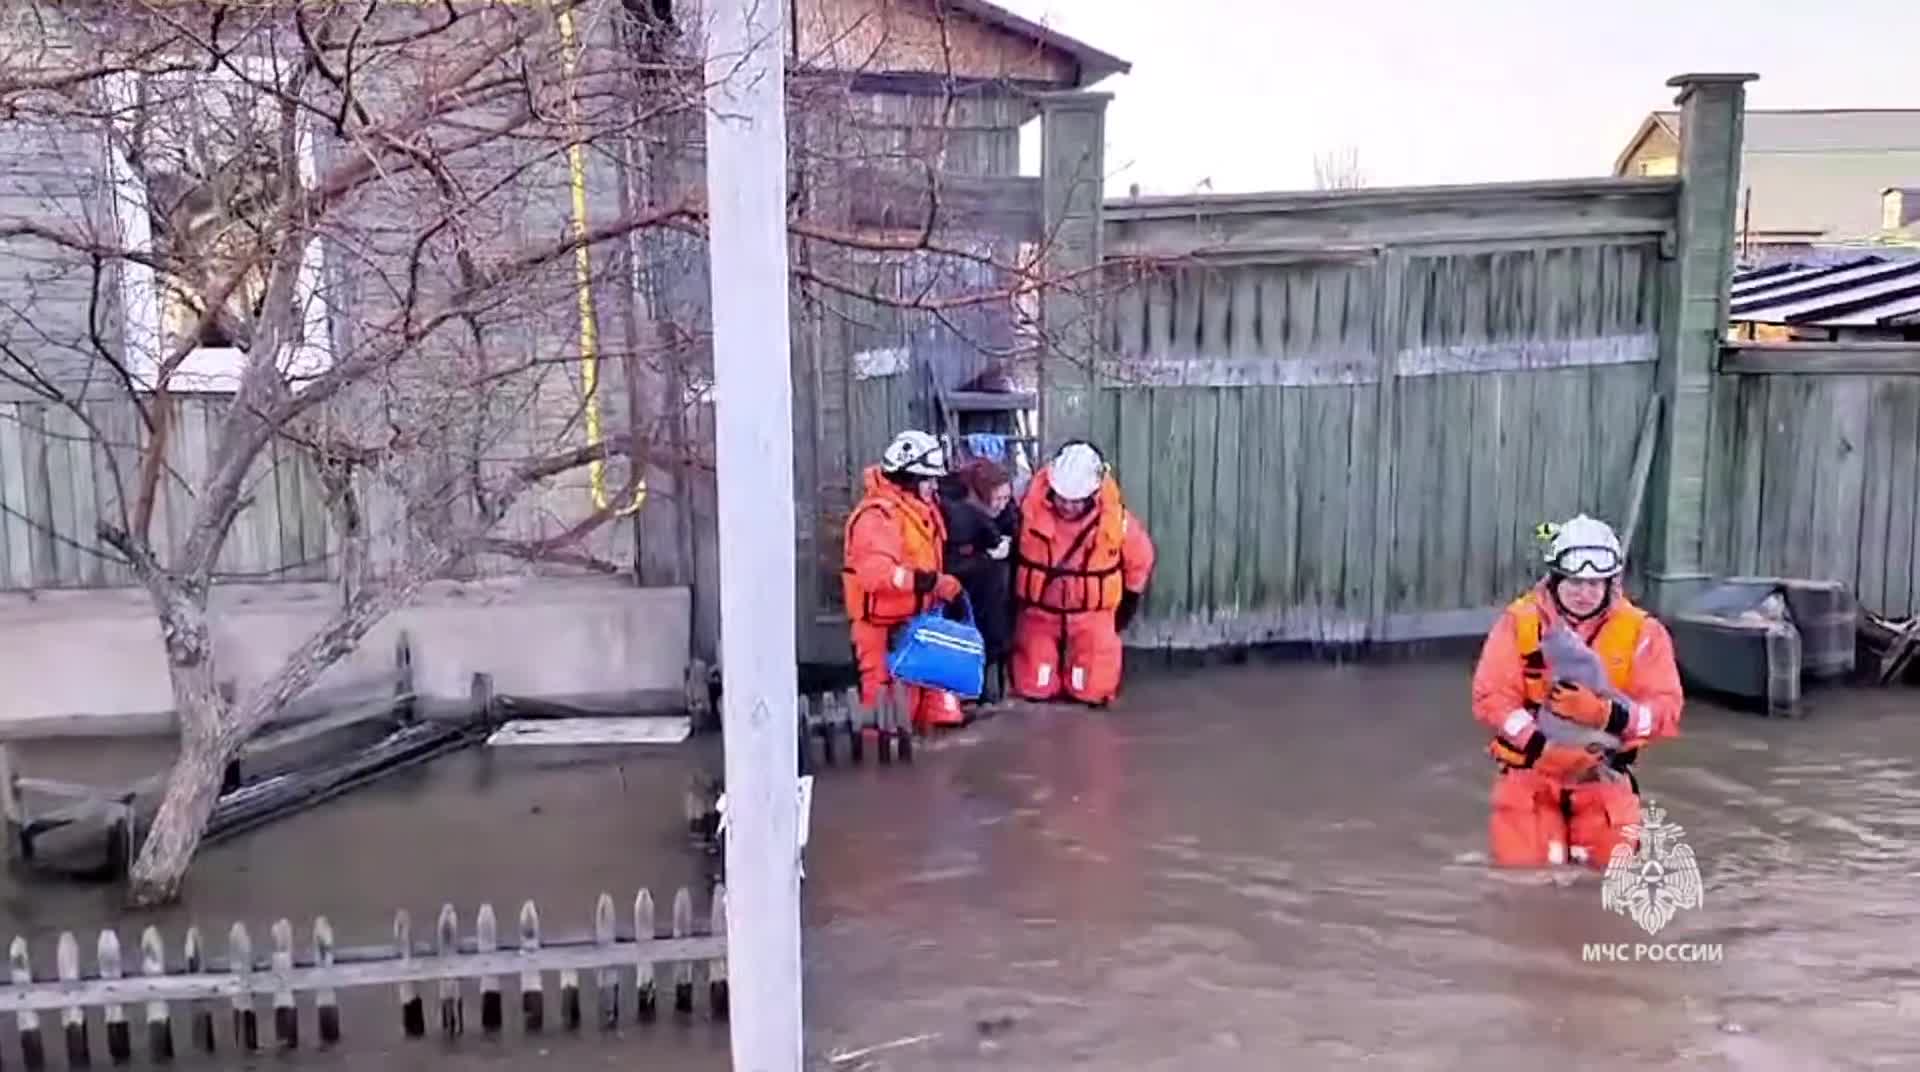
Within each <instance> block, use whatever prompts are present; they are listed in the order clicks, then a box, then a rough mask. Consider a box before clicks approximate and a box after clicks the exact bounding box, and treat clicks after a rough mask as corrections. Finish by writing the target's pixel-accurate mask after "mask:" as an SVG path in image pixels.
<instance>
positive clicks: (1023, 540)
mask: <svg viewBox="0 0 1920 1072" xmlns="http://www.w3.org/2000/svg"><path fill="white" fill-rule="evenodd" d="M1048 475H1049V474H1048V471H1047V470H1045V469H1042V470H1041V471H1040V472H1039V473H1038V474H1037V475H1035V476H1034V478H1033V483H1032V484H1030V485H1029V486H1028V487H1027V494H1026V498H1025V499H1024V500H1022V502H1021V504H1020V540H1019V544H1018V546H1017V547H1016V548H1015V550H1014V571H1013V593H1014V598H1015V599H1017V600H1019V602H1020V603H1021V604H1022V605H1024V606H1029V607H1040V608H1042V609H1045V610H1051V611H1058V612H1060V613H1063V614H1072V613H1078V612H1081V611H1100V610H1112V609H1114V608H1115V607H1118V606H1119V605H1120V595H1121V593H1122V591H1123V590H1124V584H1123V582H1122V579H1121V574H1120V556H1121V548H1122V546H1123V544H1124V542H1125V539H1126V535H1127V508H1126V505H1125V504H1124V503H1122V502H1121V501H1120V485H1119V484H1118V483H1117V482H1115V480H1114V479H1113V477H1112V476H1111V475H1109V476H1107V477H1105V478H1104V479H1102V480H1101V482H1100V490H1099V491H1098V492H1096V493H1095V495H1094V505H1093V512H1092V513H1090V514H1088V515H1087V516H1086V517H1084V518H1081V519H1080V520H1078V521H1067V520H1065V519H1063V518H1062V517H1061V516H1060V515H1059V514H1056V513H1054V512H1053V507H1052V506H1051V505H1049V504H1048V502H1047V489H1048V488H1049V487H1050V486H1051V484H1050V482H1049V479H1048Z"/></svg>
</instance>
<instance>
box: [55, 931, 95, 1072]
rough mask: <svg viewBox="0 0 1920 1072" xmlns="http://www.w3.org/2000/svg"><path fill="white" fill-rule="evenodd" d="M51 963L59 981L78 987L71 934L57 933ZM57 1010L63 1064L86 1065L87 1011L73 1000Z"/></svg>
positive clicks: (77, 949)
mask: <svg viewBox="0 0 1920 1072" xmlns="http://www.w3.org/2000/svg"><path fill="white" fill-rule="evenodd" d="M54 963H55V965H56V967H57V968H58V969H59V972H60V981H61V982H62V983H63V984H67V985H70V986H74V987H78V985H79V982H80V942H79V940H78V939H76V938H75V937H74V936H73V935H72V934H71V933H65V934H62V935H60V942H59V945H58V946H57V948H56V950H55V952H54ZM63 1004H64V1005H65V1008H63V1009H62V1011H61V1013H60V1025H61V1027H62V1028H63V1029H64V1030H65V1032H66V1036H67V1065H68V1067H70V1068H86V1067H88V1066H89V1065H91V1064H92V1063H93V1058H92V1056H91V1054H90V1053H89V1051H88V1048H87V1010H86V1008H85V1007H84V1006H82V1005H81V1004H80V1003H79V1002H77V1001H68V1002H65V1003H63Z"/></svg>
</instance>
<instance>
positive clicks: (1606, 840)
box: [1473, 583, 1683, 869]
mask: <svg viewBox="0 0 1920 1072" xmlns="http://www.w3.org/2000/svg"><path fill="white" fill-rule="evenodd" d="M1561 617H1562V615H1561V614H1560V613H1559V611H1558V608H1557V607H1556V605H1555V604H1554V602H1553V596H1552V594H1551V593H1550V592H1548V590H1547V588H1546V585H1545V584H1544V583H1543V584H1541V585H1539V586H1537V587H1535V588H1534V589H1533V590H1532V591H1530V592H1528V593H1527V594H1526V595H1524V596H1521V597H1520V598H1519V599H1517V600H1515V601H1514V602H1513V603H1512V604H1510V605H1509V606H1508V607H1507V609H1506V612H1505V613H1504V614H1502V615H1501V617H1500V620H1499V621H1498V622H1497V623H1495V625H1494V627H1493V631H1492V632H1491V633H1489V634H1488V635H1487V640H1486V643H1485V645H1484V646H1483V647H1482V649H1481V652H1480V662H1479V665H1478V666H1477V667H1476V668H1475V670H1474V675H1473V714H1474V718H1475V719H1476V720H1478V721H1479V723H1480V724H1481V725H1482V726H1484V727H1486V728H1487V729H1488V730H1489V731H1491V732H1492V733H1493V734H1494V735H1495V736H1496V737H1498V738H1501V739H1503V740H1504V741H1505V742H1506V743H1508V744H1509V745H1511V746H1513V748H1514V749H1515V750H1519V749H1522V748H1523V747H1524V745H1525V742H1526V740H1527V738H1528V737H1530V736H1531V735H1532V734H1533V733H1535V732H1537V731H1536V730H1535V728H1534V714H1535V713H1536V712H1538V711H1539V710H1540V709H1541V707H1542V706H1544V705H1545V703H1546V699H1547V693H1548V691H1549V690H1550V689H1551V688H1552V685H1553V677H1552V668H1551V667H1549V666H1548V665H1547V664H1546V660H1545V658H1544V656H1543V655H1542V654H1541V651H1540V638H1541V636H1542V634H1543V633H1545V631H1546V629H1547V628H1548V627H1549V626H1551V625H1552V624H1553V623H1554V622H1555V621H1558V620H1560V619H1561ZM1568 624H1569V625H1571V626H1572V628H1573V630H1574V632H1575V633H1577V634H1579V636H1580V638H1581V639H1582V640H1584V641H1585V642H1586V643H1587V645H1588V646H1589V647H1591V648H1592V649H1593V651H1594V653H1595V654H1596V655H1598V656H1599V657H1600V659H1601V661H1602V663H1604V664H1605V666H1606V668H1607V677H1608V678H1609V680H1610V683H1611V684H1612V685H1613V687H1614V689H1615V690H1616V691H1618V692H1619V693H1620V694H1621V695H1623V696H1625V697H1626V698H1627V699H1628V701H1629V702H1630V705H1631V706H1630V717H1629V719H1628V720H1627V728H1626V730H1625V731H1624V733H1623V734H1622V736H1621V744H1622V747H1621V749H1620V751H1619V754H1618V755H1617V756H1616V760H1615V764H1614V765H1615V768H1616V769H1617V770H1620V771H1622V772H1624V770H1625V768H1626V766H1627V765H1628V764H1630V763H1632V762H1633V760H1634V759H1636V758H1637V757H1638V755H1639V750H1640V749H1641V748H1642V747H1643V746H1645V745H1646V744H1647V743H1649V742H1651V741H1657V740H1661V739H1664V738H1668V737H1673V736H1676V735H1677V734H1678V733H1679V732H1680V710H1681V706H1682V704H1683V696H1682V692H1681V687H1680V671H1679V667H1678V666H1677V665H1676V663H1675V662H1674V657H1673V638H1672V636H1671V635H1670V634H1669V633H1668V632H1667V629H1666V626H1664V625H1662V624H1660V622H1659V621H1658V620H1657V619H1655V618H1654V617H1653V616H1652V615H1650V614H1648V613H1647V612H1646V611H1644V610H1642V609H1641V608H1639V607H1637V606H1635V605H1634V604H1633V603H1632V602H1631V601H1629V600H1628V599H1627V598H1626V596H1625V595H1624V594H1622V593H1620V592H1619V591H1618V590H1616V591H1615V593H1614V596H1613V599H1612V601H1611V602H1610V603H1609V605H1608V608H1607V610H1606V611H1605V612H1604V613H1603V614H1601V615H1600V616H1599V617H1598V618H1597V619H1594V620H1589V621H1587V622H1578V623H1576V622H1572V621H1569V622H1568ZM1491 810H1492V814H1491V816H1490V817H1489V820H1488V829H1487V834H1488V848H1489V851H1490V854H1491V856H1492V859H1493V863H1494V865H1495V866H1497V867H1540V866H1545V865H1547V864H1557V863H1562V862H1566V861H1567V860H1572V861H1574V862H1576V863H1584V864H1586V865H1588V866H1590V867H1593V868H1596V869H1604V868H1605V867H1606V866H1607V862H1608V861H1609V859H1611V857H1612V855H1613V851H1614V849H1615V848H1616V847H1618V846H1621V845H1626V846H1628V847H1629V848H1631V847H1632V841H1631V838H1630V837H1629V835H1627V834H1626V832H1625V829H1624V828H1625V827H1627V826H1628V825H1630V824H1634V823H1638V822H1639V821H1640V796H1639V793H1638V792H1637V791H1636V788H1635V786H1634V784H1633V782H1632V780H1631V776H1630V775H1628V776H1625V777H1619V778H1611V779H1608V778H1602V779H1594V780H1583V781H1580V782H1576V783H1568V782H1565V781H1563V780H1561V779H1560V778H1557V777H1554V776H1552V775H1549V774H1546V773H1543V772H1541V771H1536V770H1532V769H1530V768H1524V767H1510V766H1506V765H1504V764H1503V765H1502V766H1501V769H1500V771H1499V772H1498V773H1497V774H1495V775H1494V781H1493V792H1492V798H1491Z"/></svg>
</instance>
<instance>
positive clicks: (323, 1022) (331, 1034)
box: [313, 916, 340, 1046]
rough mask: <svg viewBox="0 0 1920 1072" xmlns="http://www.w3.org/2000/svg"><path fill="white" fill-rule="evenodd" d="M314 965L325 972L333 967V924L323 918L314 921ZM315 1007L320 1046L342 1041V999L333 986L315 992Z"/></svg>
mask: <svg viewBox="0 0 1920 1072" xmlns="http://www.w3.org/2000/svg"><path fill="white" fill-rule="evenodd" d="M313 964H314V967H316V968H319V969H321V970H322V971H325V970H326V969H328V968H331V967H333V924H331V923H329V922H327V917H325V916H321V917H319V918H318V919H315V920H314V921H313ZM313 1006H314V1010H315V1012H316V1014H317V1015H318V1018H319V1020H320V1044H321V1045H322V1046H332V1045H333V1044H335V1043H337V1042H339V1041H340V997H339V995H338V994H337V993H336V992H335V991H334V989H333V987H331V986H323V987H321V988H319V989H318V990H315V991H314V992H313Z"/></svg>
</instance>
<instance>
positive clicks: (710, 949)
mask: <svg viewBox="0 0 1920 1072" xmlns="http://www.w3.org/2000/svg"><path fill="white" fill-rule="evenodd" d="M606 903H607V905H610V904H611V898H607V899H606ZM635 903H636V923H640V922H645V921H644V920H643V919H641V918H640V916H641V913H642V912H643V911H645V910H649V909H650V907H651V899H650V898H648V899H647V900H646V901H644V902H643V901H641V900H638V899H637V900H636V902H635ZM529 907H531V906H529ZM603 907H604V906H601V905H596V910H597V915H599V917H600V918H601V919H608V918H611V917H610V916H608V915H606V914H605V913H604V912H601V911H599V910H600V909H601V908H603ZM448 908H449V911H445V912H443V913H442V914H441V919H442V921H443V922H446V921H451V922H453V923H454V925H455V926H454V929H451V930H450V929H449V928H448V927H445V926H439V927H436V936H435V937H436V941H435V952H434V953H432V954H431V955H427V956H421V955H419V954H418V953H417V951H416V950H415V949H414V947H413V945H412V941H411V924H410V922H409V919H408V916H407V913H406V912H405V911H404V910H403V911H401V912H399V913H396V915H395V922H394V939H395V940H394V944H393V945H390V946H376V947H370V948H362V949H347V950H337V949H335V948H334V947H333V936H332V930H331V928H330V927H321V926H319V925H318V924H316V927H315V932H316V941H315V946H314V955H313V959H312V961H311V962H309V963H304V964H303V963H300V962H298V961H297V960H296V954H295V953H294V951H293V948H292V945H293V935H292V927H291V925H290V924H288V925H287V926H286V927H282V926H280V923H285V922H286V921H284V920H282V921H280V923H276V924H275V925H274V928H273V942H274V951H273V953H272V954H271V956H270V957H269V960H268V963H267V970H264V971H263V970H260V968H261V966H260V965H259V964H258V963H257V962H256V961H255V959H254V951H253V943H252V940H251V938H250V937H249V935H248V932H247V929H246V927H245V925H244V924H239V923H236V924H234V925H233V928H232V930H231V932H230V935H229V956H228V958H227V961H226V963H225V964H224V965H212V964H208V963H206V962H205V960H204V958H203V956H202V955H201V952H200V945H199V938H198V934H197V931H196V932H192V933H190V934H189V941H188V945H187V947H186V948H187V957H186V963H185V965H184V966H183V970H182V971H180V972H177V973H176V972H169V971H166V970H164V956H163V955H162V953H161V949H160V944H159V939H158V935H157V934H154V935H153V936H152V937H151V940H150V941H149V940H147V939H143V942H142V947H143V951H144V953H143V956H147V958H148V959H147V960H146V964H147V968H146V969H143V971H142V972H140V973H139V974H137V975H127V974H126V973H125V971H124V970H123V965H122V964H121V963H120V954H119V945H118V943H119V939H118V936H117V935H115V934H114V933H113V932H111V931H109V932H105V933H103V934H102V936H101V943H100V944H101V951H102V953H103V954H105V955H104V956H102V957H101V959H100V972H99V974H97V975H95V976H93V977H88V976H86V975H85V974H84V973H83V971H82V966H81V962H80V947H79V942H78V940H77V939H76V938H75V936H74V935H73V934H71V933H66V934H62V935H61V936H60V941H59V944H58V949H57V961H58V964H59V975H60V978H59V979H58V980H57V981H35V980H34V979H33V978H32V971H31V963H30V960H29V951H28V949H27V945H26V943H25V941H24V939H16V940H15V942H14V943H13V946H12V948H11V949H10V968H11V983H10V985H4V986H0V1014H5V1013H13V1014H15V1016H16V1021H17V1022H19V1023H21V1024H22V1025H25V1026H26V1027H29V1028H37V1025H38V1019H37V1014H39V1013H42V1012H49V1011H59V1012H60V1013H61V1016H62V1021H63V1023H64V1024H66V1025H67V1026H68V1027H69V1028H77V1029H78V1030H77V1032H75V1031H70V1032H69V1034H70V1035H73V1036H75V1038H76V1039H84V1038H85V1031H84V1027H85V1024H86V1010H88V1009H90V1008H100V1009H103V1010H105V1013H106V1015H107V1017H108V1022H109V1023H113V1022H121V1023H124V1022H125V1006H128V1005H134V1004H145V1005H146V1006H147V1009H148V1015H149V1018H150V1019H149V1022H157V1021H155V1020H153V1017H156V1016H161V1015H164V1014H165V1012H166V1010H164V1009H162V1008H161V1006H162V1005H163V1004H170V1003H172V1002H181V1001H191V1002H199V1001H206V1000H218V999H221V998H225V999H228V1000H229V1001H230V1002H231V1004H232V1007H233V1012H234V1034H235V1038H236V1040H237V1042H238V1044H239V1045H240V1046H242V1047H243V1048H256V1047H257V1046H258V1030H257V1027H256V1026H250V1024H251V1023H252V1021H253V1012H254V999H255V998H256V997H257V996H263V995H264V996H270V997H271V998H272V999H273V1001H274V1003H275V1008H276V1009H284V1008H287V1007H288V1005H287V1000H288V998H287V995H288V994H294V995H297V994H300V993H314V994H315V995H316V1004H319V1003H320V1001H321V1000H332V997H331V992H332V991H334V990H335V989H337V988H340V987H384V986H393V987H396V989H397V992H398V993H399V994H400V995H401V1000H402V1006H403V1009H404V1010H405V1012H404V1013H403V1018H402V1019H403V1026H404V1027H406V1029H407V1033H408V1034H409V1035H413V1036H418V1035H424V1034H425V1023H424V1014H423V1006H422V1003H421V1001H420V998H419V989H418V984H420V983H422V982H436V983H440V984H444V988H443V989H442V990H441V991H440V994H441V999H442V1003H443V1009H451V1017H443V1026H446V1024H447V1023H448V1022H451V1023H452V1025H453V1027H454V1028H456V1029H458V1028H459V1027H460V1026H461V1022H462V1019H463V1016H462V1013H461V1012H460V1010H459V1008H458V1004H457V1003H458V997H457V996H458V994H459V992H460V986H459V984H460V983H461V981H463V980H465V979H469V978H474V977H479V976H488V975H507V974H513V973H526V974H527V976H530V977H531V981H529V979H528V978H525V977H523V979H522V988H523V991H524V992H526V993H537V992H538V990H539V986H540V984H539V981H538V980H539V973H541V972H544V971H559V972H563V973H570V974H572V975H574V976H576V977H577V976H578V973H580V972H582V971H593V972H596V973H599V972H603V971H607V972H612V973H613V974H612V975H611V976H609V977H607V978H611V979H613V980H616V981H617V980H618V979H619V978H620V976H621V974H622V973H624V972H625V971H627V970H631V969H632V968H634V967H635V966H636V965H638V964H643V963H644V964H646V965H649V966H653V965H658V964H663V963H665V964H672V965H674V971H675V977H676V984H675V985H676V1005H677V1006H679V1007H681V1010H682V1011H691V1009H692V1005H691V1000H692V999H691V992H690V991H689V992H688V995H687V1001H685V1002H682V1001H680V1000H679V997H680V995H679V994H678V992H677V991H678V988H679V986H680V985H681V984H685V985H686V986H688V987H691V985H692V980H693V970H694V967H695V965H696V964H701V963H706V962H708V961H712V960H714V959H716V958H718V957H720V956H722V955H724V953H725V949H726V939H725V936H724V934H709V935H701V934H697V933H695V931H694V929H693V899H692V893H691V892H690V891H688V890H686V889H684V888H682V889H681V890H679V891H678V893H677V894H676V896H675V898H674V932H675V933H674V937H672V938H657V937H654V936H653V935H652V934H651V933H636V935H635V937H634V938H631V939H628V938H621V937H619V936H618V935H617V934H616V935H615V936H614V937H613V939H612V940H611V941H607V940H605V939H604V938H603V937H601V936H599V935H596V936H594V937H588V938H582V939H570V940H566V941H561V942H541V941H540V940H539V938H538V935H537V917H535V916H534V914H533V913H531V912H526V911H523V913H522V922H523V924H528V923H532V924H534V925H533V926H531V927H524V928H523V930H524V931H525V932H526V933H524V934H523V938H522V942H521V946H520V948H518V949H512V950H501V949H497V948H496V949H493V950H491V951H489V950H486V949H483V948H482V946H483V943H482V942H481V941H480V940H479V937H478V935H477V934H476V937H475V938H474V939H472V940H471V941H463V940H462V939H461V938H460V937H459V935H458V933H457V919H458V917H457V914H455V913H453V912H451V906H448ZM322 922H324V921H322ZM529 939H531V940H529ZM155 966H158V967H160V968H161V969H162V970H160V971H158V972H155V971H153V970H151V968H152V967H155ZM322 995H324V998H322ZM448 1002H452V1003H453V1004H452V1005H448V1004H447V1003H448ZM115 1010H118V1011H117V1012H116V1011H115ZM196 1030H198V1029H196ZM205 1034H206V1035H209V1036H210V1035H211V1034H212V1031H211V1023H210V1021H209V1026H208V1029H207V1030H206V1032H205ZM79 1044H80V1043H79V1042H78V1041H76V1042H75V1043H74V1045H76V1046H77V1045H79ZM203 1048H206V1047H203ZM76 1052H77V1051H76Z"/></svg>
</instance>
